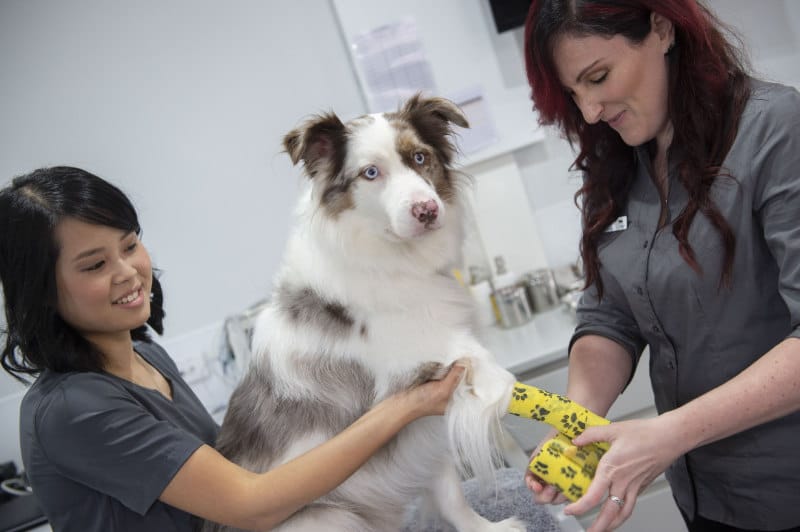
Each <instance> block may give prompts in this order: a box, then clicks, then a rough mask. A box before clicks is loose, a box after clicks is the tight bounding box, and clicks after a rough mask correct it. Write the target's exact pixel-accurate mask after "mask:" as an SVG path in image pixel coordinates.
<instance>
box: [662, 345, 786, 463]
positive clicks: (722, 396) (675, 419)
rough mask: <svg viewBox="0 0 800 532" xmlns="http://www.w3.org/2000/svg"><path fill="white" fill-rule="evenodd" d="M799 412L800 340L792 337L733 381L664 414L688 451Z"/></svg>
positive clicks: (685, 450)
mask: <svg viewBox="0 0 800 532" xmlns="http://www.w3.org/2000/svg"><path fill="white" fill-rule="evenodd" d="M798 409H800V339H797V338H788V339H786V340H784V341H783V342H781V343H780V344H778V345H777V346H775V347H774V348H772V349H771V350H770V351H769V352H767V353H766V354H765V355H764V356H762V357H761V358H760V359H758V360H757V361H756V362H754V363H753V364H752V365H751V366H750V367H748V368H747V369H745V370H744V371H742V372H741V373H740V374H739V375H737V376H736V377H734V378H733V379H731V380H729V381H728V382H726V383H724V384H722V385H720V386H718V387H717V388H714V389H713V390H711V391H709V392H707V393H705V394H703V395H701V396H700V397H698V398H696V399H694V400H692V401H690V402H689V403H686V404H685V405H683V406H681V407H680V408H677V409H675V410H672V411H670V412H667V413H665V414H663V417H665V418H667V419H666V420H665V421H669V422H671V423H672V425H673V426H674V427H676V429H677V430H679V431H680V433H681V435H682V438H681V439H680V441H683V442H685V443H684V445H685V446H686V448H685V449H684V450H683V451H684V452H688V451H690V450H692V449H695V448H697V447H700V446H702V445H706V444H708V443H712V442H714V441H717V440H720V439H722V438H725V437H727V436H731V435H733V434H736V433H738V432H741V431H744V430H747V429H749V428H751V427H755V426H756V425H760V424H762V423H766V422H767V421H771V420H773V419H777V418H779V417H782V416H785V415H787V414H790V413H792V412H795V411H797V410H798Z"/></svg>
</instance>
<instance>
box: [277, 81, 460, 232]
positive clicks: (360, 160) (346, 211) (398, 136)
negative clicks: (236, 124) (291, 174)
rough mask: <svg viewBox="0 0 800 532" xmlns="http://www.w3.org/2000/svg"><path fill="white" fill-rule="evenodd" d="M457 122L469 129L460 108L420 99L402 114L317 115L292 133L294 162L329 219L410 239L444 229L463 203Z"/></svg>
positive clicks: (290, 142) (289, 148) (286, 141)
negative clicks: (458, 201) (344, 118)
mask: <svg viewBox="0 0 800 532" xmlns="http://www.w3.org/2000/svg"><path fill="white" fill-rule="evenodd" d="M451 124H456V125H459V126H461V127H468V124H467V120H466V118H465V117H464V115H463V113H462V112H461V110H460V109H459V108H458V107H457V106H456V105H455V104H453V103H452V102H450V101H448V100H444V99H442V98H423V97H421V96H419V95H417V96H415V97H413V98H411V99H410V100H409V101H408V102H407V103H406V104H405V105H404V106H403V107H402V109H400V110H399V111H397V112H395V113H383V114H374V115H368V116H363V117H360V118H357V119H355V120H352V121H350V122H348V123H347V124H343V123H342V122H341V121H340V120H339V118H338V117H337V116H336V115H334V114H326V115H321V116H317V117H315V118H313V119H311V120H309V121H307V122H305V123H304V124H303V125H302V126H301V127H299V128H298V129H295V130H293V131H291V132H290V133H288V134H287V135H286V137H285V138H284V147H285V148H286V151H287V152H288V153H289V155H290V156H291V158H292V162H293V163H295V164H296V163H298V162H299V161H301V160H302V161H303V163H304V166H305V171H306V173H307V174H308V176H309V177H310V178H311V179H312V180H313V186H314V189H315V191H316V194H315V195H314V197H315V198H316V201H318V202H319V207H320V208H321V209H322V211H323V212H324V213H325V214H326V215H328V216H330V217H331V218H333V219H336V218H338V217H340V216H343V215H351V216H354V217H358V218H359V219H361V220H363V221H365V222H367V223H366V224H365V226H366V227H369V228H370V229H371V230H374V231H376V232H380V233H381V234H382V235H383V236H385V237H387V238H389V239H399V240H407V239H410V238H415V237H419V236H422V235H424V234H426V233H428V232H430V231H432V230H435V229H437V228H439V227H441V226H442V225H443V224H444V223H445V219H446V214H447V206H448V204H450V203H452V201H453V200H454V199H455V194H456V192H457V190H456V187H455V184H454V179H453V175H452V174H451V170H450V163H451V161H452V158H453V155H454V151H455V150H454V146H453V144H452V142H451V140H450V135H451Z"/></svg>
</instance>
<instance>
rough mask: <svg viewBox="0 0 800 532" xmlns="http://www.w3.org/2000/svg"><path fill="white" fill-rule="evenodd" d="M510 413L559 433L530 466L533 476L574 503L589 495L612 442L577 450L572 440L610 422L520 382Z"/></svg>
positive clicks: (511, 403) (543, 447)
mask: <svg viewBox="0 0 800 532" xmlns="http://www.w3.org/2000/svg"><path fill="white" fill-rule="evenodd" d="M508 413H509V414H513V415H515V416H519V417H526V418H530V419H534V420H536V421H542V422H544V423H547V424H548V425H550V426H551V427H554V428H555V429H556V430H558V432H559V434H558V435H557V436H556V437H555V438H553V439H551V440H549V441H547V442H546V443H545V444H544V445H543V446H542V449H541V450H540V451H539V453H538V454H537V455H536V456H535V457H534V458H533V460H531V464H530V466H529V467H530V470H531V471H532V472H533V474H535V475H536V476H537V477H539V478H541V479H542V480H544V481H545V482H548V483H550V484H552V485H554V486H556V487H557V488H558V489H559V490H560V491H561V492H562V493H563V494H564V496H565V497H567V498H568V499H569V500H571V501H573V502H574V501H576V500H578V499H579V498H580V497H581V496H582V495H583V494H584V493H586V490H587V489H588V488H589V484H590V483H591V481H592V478H593V477H594V472H595V470H596V469H597V464H598V462H599V461H600V458H601V457H602V456H603V453H605V452H606V451H607V450H608V443H606V442H597V443H590V444H589V445H584V446H582V447H577V446H575V445H573V444H572V438H574V437H576V436H578V435H579V434H581V433H582V432H583V431H584V430H586V429H587V428H589V427H593V426H597V425H608V424H609V423H610V421H608V420H607V419H605V418H603V417H600V416H598V415H597V414H594V413H593V412H591V411H589V410H588V409H586V408H584V407H582V406H581V405H579V404H577V403H574V402H572V401H571V400H570V399H567V398H566V397H564V396H563V395H558V394H555V393H551V392H547V391H545V390H542V389H540V388H537V387H535V386H529V385H527V384H522V383H519V382H518V383H516V384H514V388H513V391H512V392H511V402H510V403H509V405H508Z"/></svg>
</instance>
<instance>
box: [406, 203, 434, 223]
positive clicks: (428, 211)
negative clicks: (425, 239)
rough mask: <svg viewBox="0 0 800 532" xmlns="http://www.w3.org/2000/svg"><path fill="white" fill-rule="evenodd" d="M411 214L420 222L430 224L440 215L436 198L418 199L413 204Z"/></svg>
mask: <svg viewBox="0 0 800 532" xmlns="http://www.w3.org/2000/svg"><path fill="white" fill-rule="evenodd" d="M411 215H412V216H413V217H414V218H416V219H417V220H419V222H420V223H422V224H425V225H426V226H427V225H430V224H431V223H433V222H434V221H436V217H437V216H438V215H439V206H438V205H436V201H435V200H428V201H418V202H416V203H415V204H414V205H412V206H411Z"/></svg>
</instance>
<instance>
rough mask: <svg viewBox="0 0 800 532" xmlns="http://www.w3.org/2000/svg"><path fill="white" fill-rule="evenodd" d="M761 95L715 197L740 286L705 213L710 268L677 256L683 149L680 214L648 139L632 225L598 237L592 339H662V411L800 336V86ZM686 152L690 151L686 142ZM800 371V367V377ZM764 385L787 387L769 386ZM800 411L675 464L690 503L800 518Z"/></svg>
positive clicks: (750, 516) (673, 477) (692, 237)
mask: <svg viewBox="0 0 800 532" xmlns="http://www.w3.org/2000/svg"><path fill="white" fill-rule="evenodd" d="M751 86H752V95H751V98H750V101H749V102H748V104H747V106H746V108H745V111H744V114H743V116H742V118H741V121H740V124H739V132H738V135H737V137H736V140H735V142H734V144H733V146H732V148H731V150H730V152H729V154H728V156H727V158H726V159H725V161H724V163H723V168H725V169H727V171H728V173H729V174H730V175H731V176H733V179H731V178H726V177H718V178H717V179H716V181H715V182H714V185H713V186H712V190H711V197H712V198H713V201H714V203H715V204H716V205H717V207H718V208H719V209H720V211H721V213H722V214H723V216H724V217H725V219H726V220H727V221H728V223H729V224H730V226H731V228H732V230H733V232H734V234H735V235H736V252H735V257H734V264H733V283H732V286H730V288H720V272H721V267H722V261H723V258H724V249H723V247H722V242H721V238H720V236H719V234H718V232H717V231H716V230H715V229H714V227H713V226H712V225H711V223H710V222H709V220H708V219H707V218H706V217H705V216H703V215H702V214H701V213H699V212H698V213H697V215H696V217H695V219H694V221H693V223H692V226H691V228H690V230H689V241H690V243H691V246H692V248H693V250H694V253H695V257H696V259H697V261H698V263H699V264H700V266H701V268H702V275H700V274H698V273H696V272H695V271H694V270H693V269H692V268H691V267H690V266H689V265H688V264H687V263H686V262H685V261H684V260H683V258H681V256H680V254H679V253H678V242H677V240H676V239H675V237H674V236H673V234H672V223H671V222H672V220H674V219H675V218H676V217H677V215H678V214H679V213H680V212H681V210H682V209H683V208H684V206H685V205H686V203H687V192H686V190H685V189H684V188H683V186H682V185H681V184H680V183H679V181H678V180H677V175H676V172H675V166H676V164H675V163H676V157H673V155H675V154H673V153H672V152H671V154H670V169H669V195H668V201H667V204H668V223H667V224H666V226H665V227H663V228H662V229H660V230H659V229H658V221H659V216H660V213H661V205H660V197H659V194H658V191H657V189H656V186H655V185H654V183H653V179H652V178H651V175H650V173H649V170H648V169H649V168H650V162H649V156H648V152H647V150H646V149H644V148H637V150H636V154H637V158H638V160H639V163H638V168H637V175H636V179H635V181H634V183H633V185H632V188H631V190H630V192H629V195H628V201H627V206H626V207H625V209H624V212H623V214H624V215H625V216H627V229H624V230H616V231H611V230H609V231H607V232H606V233H604V235H603V237H602V241H601V243H600V244H599V249H598V251H599V256H600V261H601V263H602V267H601V272H600V274H601V278H602V281H603V288H604V297H603V299H602V301H598V299H597V293H596V290H595V289H594V287H590V288H589V289H587V291H586V292H585V293H584V296H583V299H582V301H581V304H580V306H579V309H578V326H577V328H576V331H575V335H574V336H573V339H572V342H570V345H571V344H572V343H573V342H574V341H575V340H576V339H577V338H579V337H581V336H583V335H587V334H597V335H601V336H605V337H607V338H610V339H613V340H615V341H617V342H618V343H620V344H621V345H623V346H624V347H625V348H627V350H628V351H629V352H630V353H631V356H632V357H633V358H634V362H638V358H639V356H640V355H641V352H642V350H643V348H644V347H645V345H648V346H649V347H650V378H651V381H652V386H653V391H654V395H655V402H656V407H657V409H658V411H659V412H666V411H668V410H672V409H674V408H676V407H678V406H681V405H683V404H685V403H687V402H689V401H691V400H692V399H694V398H696V397H698V396H699V395H701V394H703V393H705V392H707V391H709V390H711V389H713V388H716V387H717V386H719V385H721V384H722V383H724V382H726V381H728V380H729V379H731V378H732V377H734V376H735V375H737V374H738V373H740V372H741V371H742V370H744V369H745V368H747V367H748V366H750V365H751V364H752V363H753V362H755V361H756V360H757V359H758V358H759V357H761V356H762V355H763V354H765V353H766V352H767V351H769V350H770V349H771V348H773V347H774V346H775V345H777V344H778V343H780V342H781V341H782V340H784V339H785V338H787V337H789V336H793V337H800V331H798V324H800V94H798V92H797V90H795V89H793V88H789V87H785V86H781V85H776V84H770V83H765V82H762V81H757V80H752V81H751ZM676 151H677V150H676ZM798 379H800V376H798ZM763 393H780V390H766V391H764V392H763ZM798 453H800V412H795V413H793V414H790V415H788V416H785V417H783V418H780V419H776V420H774V421H770V422H768V423H764V424H762V425H759V426H757V427H754V428H752V429H750V430H746V431H744V432H742V433H739V434H736V435H733V436H731V437H728V438H725V439H723V440H720V441H718V442H715V443H711V444H708V445H705V446H703V447H700V448H698V449H695V450H693V451H691V452H689V453H688V454H687V455H685V456H683V457H681V458H680V459H678V460H677V461H676V462H675V463H674V464H672V465H671V466H670V467H669V469H668V470H667V472H666V476H667V479H668V480H669V482H670V485H671V486H672V491H673V495H674V496H675V498H676V500H677V502H678V505H679V506H680V507H681V509H682V510H683V511H684V512H686V513H687V514H688V515H689V516H693V515H694V513H695V512H697V513H699V514H700V515H701V516H703V517H705V518H707V519H712V520H715V521H720V522H723V523H726V524H729V525H732V526H736V527H740V528H748V529H761V530H781V529H786V528H790V527H793V526H798V525H800V455H799V454H798Z"/></svg>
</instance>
